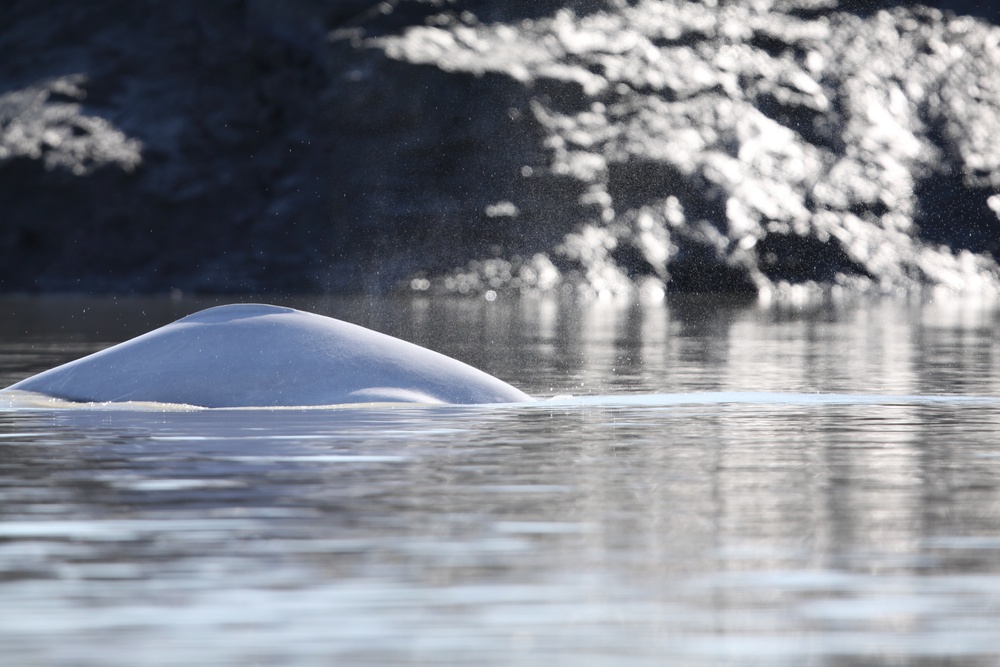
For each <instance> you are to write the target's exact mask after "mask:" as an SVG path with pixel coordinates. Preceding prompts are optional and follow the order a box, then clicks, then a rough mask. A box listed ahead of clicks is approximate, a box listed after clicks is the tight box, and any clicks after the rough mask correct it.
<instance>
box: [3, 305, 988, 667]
mask: <svg viewBox="0 0 1000 667" xmlns="http://www.w3.org/2000/svg"><path fill="white" fill-rule="evenodd" d="M215 303H217V302H210V301H194V300H181V301H170V300H153V299H148V300H139V299H134V300H117V301H115V300H87V299H51V298H49V299H28V298H23V299H7V300H0V315H2V322H0V386H5V385H7V384H10V383H11V382H14V381H16V380H18V379H20V378H22V377H24V376H26V375H28V374H30V373H33V372H37V371H40V370H43V369H45V368H48V367H50V366H52V365H54V364H56V363H60V362H63V361H66V360H69V359H71V358H75V357H77V356H80V355H82V354H85V353H88V352H91V351H94V350H97V349H100V348H102V347H104V346H106V345H109V344H111V343H114V342H117V341H120V340H123V339H125V338H128V337H131V336H134V335H137V334H139V333H142V332H143V331H145V330H147V329H149V328H151V327H153V326H157V325H160V324H164V323H166V322H168V321H171V320H173V319H175V318H177V317H180V316H182V315H185V314H188V313H190V312H193V311H195V310H197V309H199V308H201V307H206V306H209V305H215ZM284 303H287V304H288V305H294V306H299V307H304V308H308V309H310V310H315V311H317V312H321V313H324V314H329V315H333V316H336V317H341V318H343V319H349V320H351V321H354V322H357V323H359V324H363V325H366V326H370V327H372V328H376V329H379V330H381V331H384V332H386V333H391V334H394V335H397V336H401V337H403V338H406V339H408V340H411V341H413V342H417V343H420V344H423V345H426V346H428V347H431V348H433V349H436V350H439V351H441V352H444V353H446V354H450V355H452V356H455V357H458V358H460V359H463V360H465V361H469V362H471V363H474V364H476V365H478V366H480V367H482V368H484V369H485V370H487V371H489V372H491V373H494V374H496V375H498V376H500V377H502V378H503V379H505V380H507V381H510V382H512V383H513V384H516V385H517V386H519V387H521V388H522V389H524V390H526V391H528V392H529V393H532V394H534V395H538V396H540V397H543V398H546V399H551V400H544V401H540V402H539V403H537V404H534V405H528V406H519V407H514V406H488V407H433V408H428V407H409V408H398V409H387V408H383V409H362V408H353V409H342V410H251V411H240V410H206V411H191V412H176V411H174V412H171V411H149V410H146V411H138V410H111V409H64V410H47V411H46V410H32V411H25V410H11V409H6V410H4V409H0V664H4V665H7V664H10V665H73V666H84V665H85V666H91V665H94V666H97V665H101V666H105V665H130V666H131V665H188V664H197V665H251V664H259V665H332V664H354V665H394V664H436V665H437V664H453V665H626V666H628V665H665V664H669V665H837V666H840V665H871V664H892V665H995V664H997V663H998V661H1000V446H998V442H1000V438H998V435H1000V398H995V397H1000V345H998V343H997V342H996V340H995V336H994V332H995V331H996V329H997V323H998V317H1000V315H998V311H997V310H996V308H994V307H989V306H982V305H977V304H968V303H962V302H960V301H957V300H947V299H941V300H939V301H937V302H931V303H906V302H898V301H870V302H864V303H858V304H853V305H844V306H839V307H826V308H815V309H810V310H787V309H784V310H783V309H777V308H770V309H768V308H761V307H757V306H754V305H746V304H744V305H740V304H731V303H724V302H716V301H709V300H704V299H702V300H698V299H693V300H687V301H669V302H667V303H662V302H661V303H653V304H642V303H628V302H622V303H617V302H606V303H605V302H598V303H590V304H581V303H576V302H573V301H572V300H568V299H559V298H553V299H522V300H518V301H515V300H506V301H505V300H504V299H502V298H501V299H498V300H497V301H494V302H492V303H489V302H486V301H479V300H465V301H459V300H439V301H435V300H388V299H387V300H381V301H377V302H374V303H372V302H361V301H337V300H314V301H304V300H300V301H285V302H284ZM567 395H572V396H574V397H575V398H567V397H566V396H567ZM553 397H560V398H553Z"/></svg>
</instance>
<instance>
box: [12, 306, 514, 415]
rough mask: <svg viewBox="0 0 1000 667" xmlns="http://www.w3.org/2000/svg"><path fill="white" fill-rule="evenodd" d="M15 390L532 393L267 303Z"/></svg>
mask: <svg viewBox="0 0 1000 667" xmlns="http://www.w3.org/2000/svg"><path fill="white" fill-rule="evenodd" d="M8 389H12V390H20V391H31V392H35V393H39V394H45V395H48V396H53V397H56V398H62V399H66V400H70V401H78V402H127V401H139V402H153V403H178V404H186V405H198V406H202V407H209V408H214V407H220V408H221V407H276V406H307V405H335V404H341V403H362V402H364V403H368V402H375V403H382V402H402V403H464V404H473V403H514V402H522V401H530V400H531V397H529V396H528V395H526V394H524V393H523V392H521V391H519V390H518V389H515V388H514V387H512V386H510V385H508V384H507V383H505V382H503V381H501V380H499V379H497V378H495V377H493V376H491V375H487V374H486V373H484V372H482V371H480V370H477V369H475V368H472V367H471V366H468V365H466V364H463V363H462V362H460V361H458V360H456V359H452V358H450V357H446V356H444V355H442V354H439V353H437V352H433V351H431V350H428V349H426V348H422V347H420V346H417V345H414V344H412V343H408V342H406V341H403V340H400V339H398V338H393V337H391V336H387V335H385V334H382V333H378V332H375V331H371V330H369V329H365V328H364V327H360V326H358V325H355V324H350V323H348V322H342V321H340V320H335V319H333V318H330V317H326V316H323V315H318V314H315V313H309V312H304V311H300V310H295V309H294V308H285V307H280V306H270V305H266V304H257V303H244V304H233V305H228V306H217V307H215V308H209V309H207V310H203V311H201V312H197V313H194V314H192V315H188V316H187V317H185V318H182V319H180V320H177V321H176V322H174V323H172V324H168V325H166V326H163V327H160V328H159V329H155V330H153V331H150V332H148V333H145V334H143V335H141V336H138V337H136V338H133V339H131V340H128V341H125V342H124V343H119V344H118V345H115V346H113V347H110V348H107V349H105V350H101V351H100V352H95V353H94V354H92V355H89V356H87V357H83V358H82V359H77V360H76V361H71V362H69V363H67V364H63V365H62V366H57V367H56V368H52V369H49V370H47V371H44V372H42V373H39V374H38V375H33V376H32V377H30V378H27V379H25V380H22V381H21V382H18V383H16V384H13V385H11V386H10V387H8Z"/></svg>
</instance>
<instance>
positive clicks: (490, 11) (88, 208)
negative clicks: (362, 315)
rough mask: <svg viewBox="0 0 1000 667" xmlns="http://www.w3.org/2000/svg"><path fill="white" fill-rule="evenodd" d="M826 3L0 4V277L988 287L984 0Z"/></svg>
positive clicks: (270, 287) (997, 166) (235, 282)
mask: <svg viewBox="0 0 1000 667" xmlns="http://www.w3.org/2000/svg"><path fill="white" fill-rule="evenodd" d="M828 4H829V3H817V2H812V1H810V0H800V1H798V2H796V1H794V0H788V1H784V2H782V1H778V0H776V1H775V2H774V3H773V6H772V7H771V8H770V10H768V11H752V10H750V9H747V8H746V7H745V6H743V5H742V4H741V3H732V2H725V1H720V2H718V3H717V4H716V3H712V5H713V6H708V5H704V4H702V3H696V2H685V1H683V0H677V1H675V2H669V1H668V2H662V3H634V2H625V1H624V0H622V1H615V0H603V1H602V0H593V1H579V2H572V1H568V0H567V1H565V2H557V1H554V0H553V1H544V2H543V1H531V2H529V1H524V2H509V1H508V2H502V1H493V2H489V1H485V0H482V1H475V0H467V1H462V0H455V1H445V0H434V1H431V0H398V1H396V2H372V1H367V0H354V1H346V0H345V1H339V2H338V1H335V0H328V1H325V2H323V1H320V0H298V1H287V2H278V1H276V0H273V1H265V0H225V1H223V0H219V1H213V2H204V1H199V2H195V1H188V0H170V1H167V0H129V1H123V0H90V1H88V2H86V3H79V2H71V1H64V2H61V1H50V2H38V1H31V0H23V1H18V0H13V1H12V0H7V1H6V2H3V3H0V26H2V28H0V290H2V291H7V292H48V291H62V292H65V291H87V292H148V293H158V292H170V291H174V290H181V291H184V292H202V293H220V292H285V293H290V292H291V293H294V292H302V293H338V292H373V291H374V292H382V291H386V290H394V289H410V288H411V286H417V287H418V288H420V289H423V288H427V287H429V288H430V289H431V290H432V291H472V292H476V291H483V290H486V289H498V290H504V289H508V290H518V289H530V288H533V287H543V288H544V287H550V286H552V285H555V284H558V282H559V281H562V282H575V283H579V284H582V285H584V286H585V287H588V288H590V289H593V290H595V291H604V290H611V291H618V290H621V289H627V287H628V286H629V285H634V284H637V283H642V282H644V281H646V282H648V281H653V282H654V283H656V284H662V285H663V286H665V288H666V289H667V290H678V291H721V292H747V293H753V292H755V291H757V290H760V289H762V288H764V289H767V288H770V287H773V286H775V285H781V284H783V283H790V284H796V283H803V282H808V281H813V282H817V283H819V284H822V285H832V284H840V285H843V286H845V287H848V288H859V289H871V288H873V287H874V288H878V289H882V290H885V289H907V288H910V287H912V286H914V285H926V284H947V285H951V286H956V287H958V288H964V289H969V288H970V287H969V286H970V285H979V284H995V283H996V281H997V270H996V265H995V262H994V260H995V259H996V257H997V256H998V253H1000V221H998V214H997V213H996V212H995V211H994V208H996V209H997V210H1000V199H993V200H991V199H990V197H993V196H994V195H996V194H997V192H1000V157H998V151H997V149H996V148H995V144H996V141H995V138H996V137H997V136H1000V83H998V82H1000V48H998V46H997V43H998V41H1000V40H998V38H1000V29H998V28H997V27H996V23H997V21H998V20H1000V10H998V9H997V7H996V5H994V4H993V3H973V2H939V3H930V5H914V4H911V3H893V2H840V3H839V5H838V6H836V7H830V6H828ZM414 28H416V30H415V29H414ZM431 28H432V30H430V32H428V31H427V30H428V29H431ZM421 31H423V32H421ZM574 31H576V33H574ZM602 31H603V34H604V35H605V36H606V38H607V39H606V40H604V41H601V40H596V41H595V39H590V41H587V40H577V39H576V37H573V36H572V35H573V34H577V33H579V32H583V33H586V34H587V35H591V36H593V35H594V34H602ZM563 34H569V35H570V37H563V36H560V35H563ZM470 35H472V37H470ZM442 40H443V41H442ZM699 72H702V73H703V74H699ZM706 73H707V74H706ZM594 81H598V82H603V84H601V85H596V84H595V85H591V84H593V82H594ZM588 82H590V84H588ZM775 128H778V129H777V130H776V129H775ZM692 133H693V134H692ZM762 133H763V134H762ZM692 136H698V137H700V139H698V141H700V142H701V143H700V144H698V145H697V146H696V148H695V149H693V150H694V152H693V153H692V154H691V155H688V154H683V152H682V151H680V149H679V148H678V147H679V146H683V145H686V144H684V143H683V141H681V140H682V139H683V140H684V141H687V138H690V137H692ZM696 143H697V142H696ZM748 147H749V148H753V150H749V148H748ZM755 151H756V152H755ZM761 151H763V153H762V152H761ZM754 155H758V156H759V155H764V156H765V158H766V159H756V158H754V157H753V156H754ZM775 156H779V157H780V156H783V158H782V160H784V161H782V160H777V161H776V160H775V159H772V158H774V157H775ZM588 165H589V166H588ZM803 165H804V166H803ZM803 173H805V176H803ZM734 174H735V175H734ZM991 202H992V203H993V207H992V208H991ZM677 211H681V213H680V214H678V213H677ZM962 251H968V253H965V254H963V253H962ZM554 271H558V273H554ZM553 276H558V277H559V280H558V281H557V280H555V279H554V278H553ZM415 278H416V279H417V280H416V281H414V279H415ZM977 281H978V282H977Z"/></svg>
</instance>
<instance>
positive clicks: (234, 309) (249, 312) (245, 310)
mask: <svg viewBox="0 0 1000 667" xmlns="http://www.w3.org/2000/svg"><path fill="white" fill-rule="evenodd" d="M297 312H301V311H297V310H295V309H294V308H286V307H284V306H272V305H270V304H266V303H230V304H227V305H225V306H215V307H214V308H206V309H205V310H201V311H198V312H197V313H192V314H191V315H188V316H187V317H182V318H181V319H179V320H177V321H178V322H189V323H202V324H215V323H219V322H232V321H234V320H243V319H247V318H249V317H261V316H263V315H288V314H292V313H297Z"/></svg>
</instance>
